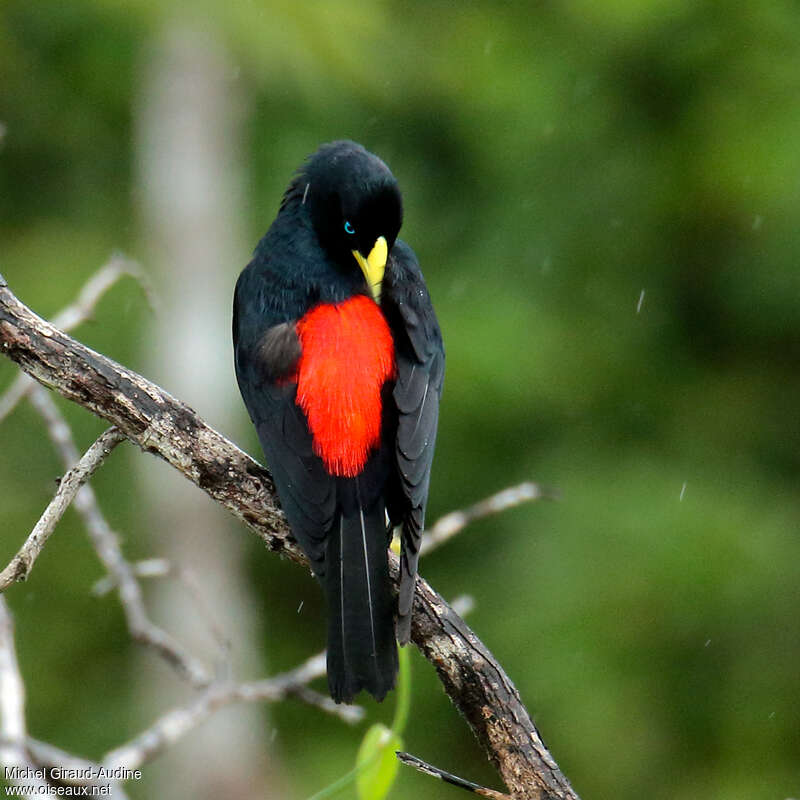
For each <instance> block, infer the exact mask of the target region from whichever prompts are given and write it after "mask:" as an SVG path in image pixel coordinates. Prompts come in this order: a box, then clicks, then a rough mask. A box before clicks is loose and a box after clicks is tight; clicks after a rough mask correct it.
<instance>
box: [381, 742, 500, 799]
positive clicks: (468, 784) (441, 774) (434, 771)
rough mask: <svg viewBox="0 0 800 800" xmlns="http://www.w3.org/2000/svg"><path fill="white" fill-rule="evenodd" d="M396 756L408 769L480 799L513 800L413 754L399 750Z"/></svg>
mask: <svg viewBox="0 0 800 800" xmlns="http://www.w3.org/2000/svg"><path fill="white" fill-rule="evenodd" d="M395 755H396V756H397V760H398V761H399V762H400V763H401V764H405V765H406V766H408V767H414V769H416V770H418V771H419V772H422V773H424V774H425V775H430V776H431V777H432V778H438V779H439V780H440V781H444V782H445V783H449V784H450V785H451V786H458V788H459V789H466V790H467V791H468V792H472V793H473V794H477V795H478V796H479V797H488V798H489V800H511V797H510V796H509V795H507V794H503V793H502V792H496V791H495V790H494V789H487V788H486V787H485V786H480V785H479V784H477V783H473V782H472V781H468V780H465V779H464V778H459V777H458V775H453V774H452V773H450V772H445V770H443V769H439V767H434V766H433V764H429V763H428V762H427V761H423V760H422V759H421V758H417V757H416V756H412V755H411V753H403V752H401V751H400V750H398V751H397V752H396V753H395Z"/></svg>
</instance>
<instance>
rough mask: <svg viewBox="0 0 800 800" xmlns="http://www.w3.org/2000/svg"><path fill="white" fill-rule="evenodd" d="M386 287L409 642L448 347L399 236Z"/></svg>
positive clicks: (401, 636)
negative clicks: (393, 365)
mask: <svg viewBox="0 0 800 800" xmlns="http://www.w3.org/2000/svg"><path fill="white" fill-rule="evenodd" d="M383 292H384V303H383V305H384V310H385V312H386V314H387V317H388V318H389V324H390V327H391V328H392V331H393V333H394V337H395V359H396V365H397V378H396V382H395V387H394V394H393V396H394V403H395V405H396V407H397V412H398V418H397V434H396V446H395V450H396V457H397V469H398V477H399V493H398V495H399V496H398V497H397V498H395V499H394V502H392V503H391V504H390V509H389V513H390V516H391V517H392V522H393V523H395V524H397V523H402V545H403V549H402V555H401V557H400V591H399V598H398V606H397V638H398V640H399V641H400V643H401V644H406V643H407V642H408V640H409V638H410V636H411V607H412V604H413V600H414V585H415V583H416V575H417V562H418V559H419V545H420V539H421V537H422V531H423V529H424V527H425V505H426V503H427V500H428V487H429V485H430V475H431V464H432V463H433V450H434V445H435V443H436V427H437V424H438V421H439V399H440V397H441V394H442V384H443V382H444V346H443V344H442V334H441V331H440V330H439V323H438V322H437V320H436V314H435V313H434V311H433V305H432V304H431V299H430V295H429V294H428V289H427V287H426V286H425V280H424V278H423V277H422V272H421V271H420V269H419V264H418V263H417V259H416V256H415V255H414V252H413V251H412V250H411V248H410V247H408V245H406V244H405V243H404V242H401V241H397V242H396V243H395V245H394V247H393V248H392V254H391V257H390V262H389V264H388V265H387V270H386V276H385V277H384V286H383Z"/></svg>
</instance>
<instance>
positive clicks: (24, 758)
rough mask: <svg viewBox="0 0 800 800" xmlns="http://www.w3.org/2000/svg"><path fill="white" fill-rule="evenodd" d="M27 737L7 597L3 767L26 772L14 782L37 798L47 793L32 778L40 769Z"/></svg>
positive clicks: (1, 642)
mask: <svg viewBox="0 0 800 800" xmlns="http://www.w3.org/2000/svg"><path fill="white" fill-rule="evenodd" d="M27 737H28V734H27V729H26V724H25V684H24V683H23V681H22V675H21V674H20V671H19V664H18V663H17V651H16V648H15V646H14V621H13V619H12V618H11V612H10V611H9V610H8V606H7V605H6V599H5V597H2V596H0V764H3V765H4V766H8V767H19V768H20V769H22V770H24V771H25V774H24V777H23V778H21V779H19V780H17V779H14V778H12V779H11V780H12V781H13V782H14V783H16V784H18V785H19V784H23V785H26V786H30V787H31V788H32V789H33V793H34V794H37V793H43V792H44V791H46V789H47V785H46V783H45V782H44V781H42V780H41V779H40V778H38V777H37V776H35V775H32V774H31V773H32V772H33V771H35V769H36V765H35V764H34V762H33V761H32V760H31V758H30V754H29V753H28V748H27Z"/></svg>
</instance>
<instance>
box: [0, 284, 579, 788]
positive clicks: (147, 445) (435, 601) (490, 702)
mask: <svg viewBox="0 0 800 800" xmlns="http://www.w3.org/2000/svg"><path fill="white" fill-rule="evenodd" d="M0 343H1V344H2V350H3V352H5V353H6V354H7V355H8V356H9V357H10V358H11V359H12V360H14V361H16V362H17V363H18V364H19V365H20V366H22V368H23V369H24V370H25V371H26V372H28V373H29V374H31V375H33V376H34V377H35V378H36V379H37V380H39V381H40V382H41V383H43V384H44V385H46V386H48V387H51V388H53V389H55V390H56V391H58V392H59V393H60V394H62V395H63V396H64V397H66V398H68V399H70V400H73V401H74V402H76V403H79V404H80V405H82V406H84V407H85V408H87V409H89V410H90V411H92V413H94V414H96V415H97V416H99V417H102V418H103V419H105V420H107V421H109V422H110V423H112V424H114V425H116V426H117V427H119V428H120V430H122V431H123V432H124V433H125V435H126V436H127V437H128V438H129V439H131V441H133V442H135V443H137V444H138V445H139V446H140V447H141V448H142V449H144V450H146V451H148V452H150V453H153V454H156V455H158V456H159V457H161V458H163V459H164V460H165V461H167V462H168V463H170V464H172V466H174V467H175V468H176V469H178V470H179V471H180V472H182V473H183V474H184V475H185V476H186V477H187V478H189V480H191V481H192V482H194V483H195V484H196V485H198V486H199V487H200V488H201V489H203V490H204V491H205V492H206V493H207V494H208V495H209V496H210V497H212V498H213V499H214V500H216V501H217V502H218V503H220V504H221V505H222V506H224V507H225V508H227V509H228V510H229V511H230V512H231V513H233V514H234V516H236V517H237V518H238V519H240V520H242V521H243V522H244V523H245V524H246V525H247V526H248V527H249V528H251V529H252V530H253V531H255V532H256V533H257V534H258V535H259V536H260V537H261V538H262V539H263V540H264V541H265V543H266V544H267V546H268V547H269V548H270V549H271V550H273V551H275V552H279V553H283V554H285V555H287V556H288V557H289V558H291V559H292V560H293V561H296V562H298V563H300V564H304V565H306V561H305V558H304V557H303V555H302V553H301V552H300V550H299V548H298V546H297V544H296V543H295V541H294V539H293V538H292V537H291V535H290V533H289V530H288V528H287V525H286V522H285V518H284V516H283V513H282V512H281V511H280V509H279V506H278V501H277V496H276V494H275V491H274V486H273V484H272V480H271V478H270V476H269V474H268V473H267V471H266V470H265V469H264V468H263V467H260V466H259V465H258V464H256V463H255V462H254V461H253V460H252V459H251V458H250V457H249V456H247V455H245V454H244V453H243V452H242V451H241V450H240V449H239V448H237V447H236V446H235V445H233V444H232V443H231V442H229V441H228V440H227V439H225V438H224V437H223V436H221V435H220V434H219V433H217V432H216V431H214V430H212V429H211V428H209V427H208V426H207V425H206V424H205V423H204V422H203V421H202V420H201V419H199V418H198V416H197V415H196V414H195V413H194V412H193V411H192V410H191V409H190V408H188V407H187V406H186V405H185V404H183V403H181V402H180V401H178V400H176V399H175V398H173V397H171V396H170V395H169V394H167V393H166V392H164V391H163V390H162V389H160V388H159V387H158V386H156V385H155V384H153V383H151V382H150V381H148V380H146V379H145V378H143V377H142V376H141V375H138V374H136V373H135V372H132V371H131V370H128V369H126V368H125V367H122V366H120V365H118V364H116V363H114V362H113V361H110V360H109V359H107V358H105V357H104V356H101V355H99V354H98V353H95V352H94V351H92V350H90V349H89V348H87V347H85V346H83V345H81V344H79V343H78V342H76V341H74V340H73V339H71V338H70V337H69V336H67V335H65V334H64V333H62V332H61V331H59V330H58V329H56V328H54V327H53V326H52V325H50V324H49V323H47V322H46V321H44V320H42V319H41V318H40V317H37V316H36V315H35V314H33V312H31V311H30V309H28V308H27V307H26V306H24V305H23V304H22V303H20V301H19V300H17V298H16V297H15V296H14V295H13V294H12V293H11V292H10V291H9V290H8V289H7V288H3V281H2V278H0ZM390 567H391V569H392V571H393V574H394V575H395V576H396V574H397V559H396V557H392V558H391V559H390ZM132 580H134V582H135V579H133V578H132ZM412 638H413V641H414V643H415V644H416V645H417V646H418V647H419V648H420V650H421V651H422V652H423V654H424V655H425V657H426V658H427V659H428V660H429V661H431V663H432V664H433V665H434V666H435V668H436V670H437V673H438V674H439V678H440V680H441V682H442V684H443V686H444V688H445V691H446V692H447V694H448V695H449V696H450V698H451V700H452V701H453V703H454V704H455V705H456V707H457V708H458V709H459V710H460V711H461V713H462V714H463V715H464V717H465V718H466V720H467V722H468V723H469V725H470V727H471V728H472V731H473V733H474V734H475V736H476V737H477V739H478V741H479V743H480V744H481V746H482V747H483V748H484V750H485V752H486V754H487V756H488V757H489V759H490V760H491V761H492V763H493V764H494V765H495V767H496V768H497V769H498V771H499V773H500V776H501V778H502V779H503V781H504V782H505V784H506V786H507V787H508V788H509V789H510V791H511V792H512V795H513V797H515V798H537V799H538V798H543V799H545V798H546V799H547V800H549V799H550V798H576V797H577V795H576V794H575V792H574V791H573V789H572V787H571V786H570V785H569V782H568V781H567V779H566V777H565V776H564V775H563V773H562V772H561V771H560V769H559V768H558V765H557V764H556V762H555V760H554V759H553V757H552V756H551V755H550V753H549V751H548V750H547V748H546V747H545V745H544V743H543V742H542V740H541V738H540V736H539V733H538V731H537V730H536V726H535V725H534V723H533V721H532V720H531V718H530V715H529V714H528V711H527V710H526V709H525V707H524V705H523V704H522V701H521V699H520V697H519V693H518V692H517V690H516V688H515V687H514V685H513V683H512V682H511V681H510V679H509V678H508V676H507V675H506V674H505V672H504V671H503V668H502V667H501V666H500V664H499V663H497V661H496V660H495V659H494V657H493V656H492V654H491V653H490V652H489V650H487V649H486V647H485V646H484V645H483V643H482V642H481V641H480V640H479V639H478V637H477V636H476V635H475V634H474V633H473V632H472V631H471V630H470V629H469V627H467V625H466V624H465V623H464V621H463V620H462V619H461V618H460V617H459V616H458V615H457V614H456V613H455V612H454V611H453V610H452V609H451V608H450V607H449V606H448V605H447V603H446V602H445V601H444V600H443V599H442V598H441V597H440V596H439V595H438V594H437V593H436V592H435V591H434V590H433V589H432V588H431V587H430V586H429V585H428V584H427V583H426V582H425V581H424V580H422V579H420V580H419V581H418V582H417V591H416V595H415V614H414V623H413V626H412Z"/></svg>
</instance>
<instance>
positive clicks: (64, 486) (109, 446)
mask: <svg viewBox="0 0 800 800" xmlns="http://www.w3.org/2000/svg"><path fill="white" fill-rule="evenodd" d="M39 391H44V390H43V389H41V387H40V388H39ZM124 439H125V435H124V434H123V433H122V432H121V431H119V430H118V429H117V428H114V427H112V428H109V429H108V430H107V431H106V432H105V433H103V434H102V435H101V436H100V437H99V438H98V439H97V441H96V442H95V443H94V444H93V445H92V446H91V447H90V448H89V449H88V450H87V451H86V452H85V453H84V455H83V456H82V457H81V458H80V459H79V460H78V462H77V463H76V464H75V466H74V467H72V469H70V470H69V472H67V474H66V475H64V477H63V478H62V479H61V481H60V482H59V485H58V490H57V491H56V493H55V496H54V497H53V499H52V500H51V501H50V504H49V505H48V506H47V508H46V509H45V510H44V513H43V514H42V516H41V517H39V521H38V522H37V523H36V525H35V526H34V528H33V530H32V531H31V532H30V534H29V535H28V538H27V539H26V540H25V543H24V544H23V545H22V547H21V548H20V550H19V552H18V553H17V554H16V555H15V556H14V557H13V558H12V559H11V561H10V562H9V564H8V566H7V567H6V568H5V569H4V570H3V571H2V572H0V592H3V591H5V590H6V589H7V588H8V587H9V586H10V585H11V584H12V583H14V582H15V581H24V580H25V579H26V578H27V577H28V574H29V573H30V571H31V569H32V568H33V565H34V563H35V561H36V559H37V558H38V556H39V553H41V552H42V548H43V547H44V546H45V544H47V540H48V539H49V538H50V535H51V534H52V533H53V531H54V530H55V528H56V525H57V523H58V521H59V520H60V519H61V517H62V516H63V515H64V512H65V511H66V510H67V508H68V507H69V505H70V503H71V502H72V501H73V500H74V499H75V496H76V495H77V494H78V492H79V491H80V489H81V487H82V486H83V485H84V484H85V483H86V481H87V480H89V478H90V477H91V476H92V475H93V474H94V472H95V470H96V469H97V468H98V467H99V466H100V465H101V464H102V463H103V461H104V460H105V457H106V456H107V455H108V454H109V453H110V452H111V451H112V450H113V449H114V447H116V446H117V445H118V444H119V443H120V442H121V441H123V440H124Z"/></svg>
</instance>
